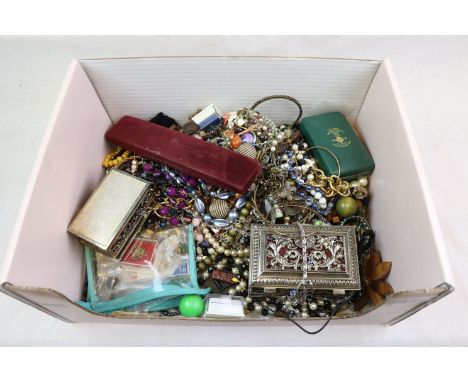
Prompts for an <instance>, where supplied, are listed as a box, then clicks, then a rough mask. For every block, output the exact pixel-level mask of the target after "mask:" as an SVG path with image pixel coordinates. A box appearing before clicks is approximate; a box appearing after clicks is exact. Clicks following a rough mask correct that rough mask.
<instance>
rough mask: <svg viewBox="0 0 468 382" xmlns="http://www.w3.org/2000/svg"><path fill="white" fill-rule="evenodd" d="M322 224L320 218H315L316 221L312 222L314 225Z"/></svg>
mask: <svg viewBox="0 0 468 382" xmlns="http://www.w3.org/2000/svg"><path fill="white" fill-rule="evenodd" d="M322 224H323V222H322V221H321V220H316V221H315V222H314V225H316V226H320V225H322Z"/></svg>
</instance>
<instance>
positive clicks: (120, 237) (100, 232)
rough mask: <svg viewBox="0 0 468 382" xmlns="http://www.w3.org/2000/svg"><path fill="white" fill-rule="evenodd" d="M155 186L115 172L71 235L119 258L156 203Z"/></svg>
mask: <svg viewBox="0 0 468 382" xmlns="http://www.w3.org/2000/svg"><path fill="white" fill-rule="evenodd" d="M150 187H151V183H149V182H146V181H144V180H142V179H140V178H137V177H135V176H133V175H131V174H129V173H126V172H124V171H120V170H116V169H112V170H111V171H109V173H108V174H107V175H106V176H105V178H104V179H103V180H102V181H101V183H99V185H98V187H97V188H96V190H95V191H94V192H93V194H92V195H91V196H90V197H89V199H88V200H87V202H86V203H85V204H84V206H83V207H82V208H81V210H80V211H79V212H78V214H77V215H76V216H75V218H74V219H73V221H72V222H71V223H70V225H69V226H68V232H70V233H71V234H73V235H75V236H77V237H79V238H80V239H81V240H82V241H83V242H84V243H85V244H86V245H88V246H90V247H91V248H93V249H95V250H97V251H98V252H100V253H103V254H105V255H108V256H112V257H118V256H119V255H120V254H121V253H122V252H123V250H124V249H125V248H126V247H127V245H128V244H129V243H130V242H131V240H132V239H133V238H134V237H135V235H136V234H137V233H138V229H139V228H140V227H141V225H142V224H143V222H144V220H145V217H146V211H147V208H148V207H149V205H150V204H151V202H152V195H151V192H150V190H151V188H150Z"/></svg>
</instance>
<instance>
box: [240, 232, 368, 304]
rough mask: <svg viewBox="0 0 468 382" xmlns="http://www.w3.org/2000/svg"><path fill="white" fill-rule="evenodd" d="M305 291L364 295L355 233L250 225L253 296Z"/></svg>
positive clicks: (250, 275) (250, 284)
mask: <svg viewBox="0 0 468 382" xmlns="http://www.w3.org/2000/svg"><path fill="white" fill-rule="evenodd" d="M304 287H305V288H307V289H314V290H326V291H332V292H333V293H335V294H343V293H345V292H346V291H348V290H349V291H352V290H359V289H360V287H361V283H360V278H359V261H358V255H357V245H356V233H355V229H354V227H350V226H314V225H306V224H304V225H296V224H291V225H289V224H288V225H286V224H285V225H281V224H277V225H262V224H252V226H251V236H250V273H249V296H252V297H261V296H280V295H284V294H285V293H286V292H287V290H290V289H298V288H304Z"/></svg>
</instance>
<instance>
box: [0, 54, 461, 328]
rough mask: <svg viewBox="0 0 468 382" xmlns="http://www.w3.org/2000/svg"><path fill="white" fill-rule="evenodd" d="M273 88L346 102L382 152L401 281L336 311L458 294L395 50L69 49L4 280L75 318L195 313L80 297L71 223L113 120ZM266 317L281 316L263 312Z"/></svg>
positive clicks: (386, 235) (274, 110) (389, 234)
mask: <svg viewBox="0 0 468 382" xmlns="http://www.w3.org/2000/svg"><path fill="white" fill-rule="evenodd" d="M272 94H287V95H291V96H293V97H295V98H297V99H299V100H300V101H301V103H302V105H303V108H304V115H305V116H309V115H313V114H318V113H323V112H328V111H341V112H342V113H344V114H345V115H346V116H347V117H348V119H349V120H350V121H351V122H352V123H353V125H354V126H355V128H356V129H358V130H359V131H360V132H361V134H362V135H363V136H364V138H365V141H366V144H367V146H368V148H369V149H370V151H371V154H372V156H373V158H374V160H375V162H376V169H375V171H374V173H373V175H372V186H371V187H372V189H371V192H372V201H371V209H370V219H371V222H372V226H373V228H374V229H375V231H376V234H377V239H376V243H377V247H378V248H379V249H380V250H381V251H382V255H383V257H384V260H389V261H392V262H393V269H392V272H391V275H390V277H389V281H390V283H391V284H392V286H393V287H394V289H395V291H396V293H395V294H394V295H392V296H390V297H389V298H387V299H386V301H385V303H384V304H383V305H382V306H380V307H378V308H376V309H373V310H371V311H369V312H368V313H366V314H363V315H359V316H356V317H352V318H346V319H341V320H340V319H336V320H334V322H342V323H346V324H384V323H388V324H394V323H396V322H398V321H400V320H402V319H404V318H406V317H408V316H409V315H411V314H414V313H415V312H417V311H418V310H420V309H422V308H424V307H425V306H427V305H429V304H431V303H433V302H435V301H437V300H438V299H440V298H442V297H444V296H446V295H447V294H449V293H450V292H451V291H452V290H453V283H452V275H451V271H450V267H449V263H448V258H447V254H446V251H445V246H444V241H443V237H442V234H441V231H440V227H439V223H438V220H437V216H436V214H435V210H434V208H433V205H432V202H431V198H430V195H429V190H428V187H427V183H426V179H425V175H424V172H423V168H422V164H421V160H420V157H419V154H418V149H417V144H416V141H415V139H414V136H413V133H412V128H411V125H410V122H409V119H408V117H407V115H406V112H405V110H404V106H403V103H402V100H401V97H400V95H399V91H398V86H397V84H396V81H395V78H394V75H393V72H392V68H391V64H390V62H389V60H384V61H378V60H349V59H346V60H345V59H322V58H273V57H159V58H132V59H105V60H74V61H72V63H71V65H70V69H69V71H68V74H67V76H66V78H65V81H64V84H63V87H62V90H61V92H60V95H59V97H58V100H57V104H56V107H55V110H54V112H53V115H52V117H51V120H50V124H49V126H48V128H47V131H46V133H45V136H44V140H43V143H42V146H41V148H40V150H39V154H38V158H37V161H36V163H35V166H34V169H33V172H32V175H31V178H30V181H29V185H28V188H27V190H26V193H25V197H24V201H23V204H22V207H21V210H20V213H19V216H18V220H17V225H16V228H15V230H14V233H13V236H12V239H11V242H10V246H9V250H8V253H7V255H6V261H5V264H4V267H3V272H2V274H1V276H0V283H1V286H0V289H1V290H2V291H3V292H4V293H6V294H8V295H10V296H12V297H14V298H17V299H18V300H21V301H23V302H25V303H27V304H30V305H32V306H34V307H36V308H38V309H40V310H42V311H44V312H46V313H49V314H51V315H53V316H55V317H58V318H60V319H63V320H65V321H68V322H119V323H122V322H130V323H141V322H145V323H148V322H149V323H161V322H167V321H166V320H171V321H170V322H171V323H173V322H174V320H184V321H183V322H181V323H182V324H186V325H189V324H191V322H189V321H193V320H194V319H191V320H187V319H183V318H158V319H154V318H148V317H147V318H139V319H131V318H110V317H106V316H103V315H98V314H95V313H91V312H88V311H86V310H85V309H83V308H81V307H80V306H78V305H77V304H75V303H74V302H73V301H76V300H78V299H80V298H81V297H82V289H83V283H84V277H85V268H84V256H83V253H82V247H81V245H80V244H79V243H78V241H77V240H76V238H74V237H72V236H70V235H69V234H68V233H67V231H66V229H67V226H68V224H69V222H70V220H71V218H72V217H73V216H74V215H75V213H76V212H77V211H78V209H79V208H80V207H81V205H82V204H83V202H84V201H85V200H86V199H87V197H88V196H89V195H90V193H91V192H92V190H93V189H94V188H95V186H96V185H97V184H98V182H99V180H100V179H101V178H102V176H103V172H102V169H101V167H100V162H101V160H102V158H103V156H104V155H105V153H107V151H109V146H108V145H107V144H106V142H105V141H104V132H105V131H106V130H107V129H108V128H109V127H110V126H111V124H112V122H115V121H117V120H118V119H119V118H120V117H122V116H124V115H133V116H135V117H140V118H143V119H149V118H151V117H152V116H154V115H155V114H156V113H158V112H159V111H163V112H164V113H166V114H168V115H170V116H172V117H173V118H175V119H176V120H179V121H184V120H185V119H186V118H187V114H188V113H190V112H191V111H193V110H196V109H197V108H199V107H203V106H206V105H208V104H210V103H215V104H216V105H217V107H218V108H219V109H220V110H224V111H230V110H236V109H238V108H240V107H244V106H250V105H251V104H252V103H253V102H255V101H256V100H257V99H259V98H262V97H264V96H267V95H272ZM260 110H261V111H262V112H264V113H265V114H266V115H267V116H269V117H270V118H272V119H273V120H274V121H276V122H288V121H291V120H293V119H294V116H295V114H294V113H295V112H296V110H295V109H294V105H292V106H291V105H289V104H288V103H282V102H271V103H270V105H265V106H262V107H260ZM195 320H197V319H195ZM198 321H199V320H197V322H198ZM269 322H280V323H281V322H284V321H281V320H279V321H277V320H275V321H268V322H265V321H261V322H260V323H259V324H261V325H267V324H268V323H269ZM248 323H252V321H250V320H249V321H247V322H245V323H244V324H246V325H248ZM206 324H208V325H210V324H213V322H212V321H208V322H206Z"/></svg>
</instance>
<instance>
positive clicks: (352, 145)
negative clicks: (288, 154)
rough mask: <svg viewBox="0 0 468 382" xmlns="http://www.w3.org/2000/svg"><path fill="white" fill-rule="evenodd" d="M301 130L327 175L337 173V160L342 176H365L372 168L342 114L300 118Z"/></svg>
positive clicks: (367, 152)
mask: <svg viewBox="0 0 468 382" xmlns="http://www.w3.org/2000/svg"><path fill="white" fill-rule="evenodd" d="M300 129H301V133H302V135H303V136H304V138H305V139H306V140H307V143H308V144H309V145H310V146H311V147H316V149H315V150H314V156H315V158H316V159H317V160H318V163H319V166H320V168H321V169H322V170H323V171H324V172H325V174H326V175H327V176H330V175H338V164H337V160H338V162H339V164H340V177H341V178H343V179H353V178H356V177H358V176H362V175H368V174H370V173H371V172H372V170H374V167H375V163H374V160H373V159H372V157H371V155H370V153H369V151H368V150H367V148H366V146H364V144H363V143H362V142H361V140H360V139H359V137H358V136H357V134H356V132H355V131H354V129H353V127H352V126H351V125H350V124H349V122H348V121H347V120H346V118H345V117H344V115H343V114H341V113H339V112H333V113H327V114H320V115H316V116H313V117H306V118H303V119H302V121H301V127H300ZM317 146H318V147H317ZM332 153H333V154H332ZM335 157H336V158H335Z"/></svg>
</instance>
